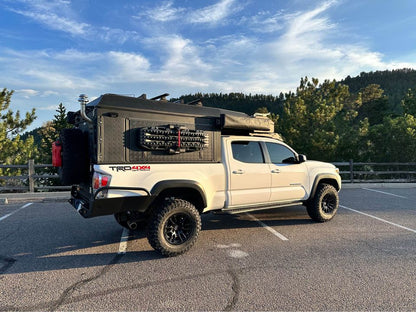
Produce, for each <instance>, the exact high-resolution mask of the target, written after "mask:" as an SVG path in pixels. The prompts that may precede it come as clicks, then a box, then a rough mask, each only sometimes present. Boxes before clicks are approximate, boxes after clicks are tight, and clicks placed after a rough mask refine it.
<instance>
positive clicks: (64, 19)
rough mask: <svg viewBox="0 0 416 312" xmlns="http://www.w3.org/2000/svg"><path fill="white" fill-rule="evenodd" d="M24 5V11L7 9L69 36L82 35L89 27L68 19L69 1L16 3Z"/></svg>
mask: <svg viewBox="0 0 416 312" xmlns="http://www.w3.org/2000/svg"><path fill="white" fill-rule="evenodd" d="M17 2H20V3H22V4H26V8H25V9H19V10H18V9H14V8H9V10H10V11H12V12H14V13H17V14H20V15H23V16H25V17H28V18H30V19H32V20H34V21H36V22H38V23H40V24H42V25H44V26H46V27H48V28H50V29H54V30H59V31H63V32H66V33H69V34H71V35H84V34H86V33H87V32H88V30H89V29H90V27H91V26H90V25H89V24H87V23H82V22H79V21H76V20H74V19H72V18H71V17H70V15H71V14H69V13H68V12H69V11H70V10H69V5H70V2H69V1H42V0H40V1H25V0H24V1H19V0H18V1H17Z"/></svg>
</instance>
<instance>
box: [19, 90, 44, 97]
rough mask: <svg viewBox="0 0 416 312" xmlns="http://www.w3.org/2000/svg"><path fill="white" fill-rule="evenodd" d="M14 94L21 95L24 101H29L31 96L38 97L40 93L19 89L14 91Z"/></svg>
mask: <svg viewBox="0 0 416 312" xmlns="http://www.w3.org/2000/svg"><path fill="white" fill-rule="evenodd" d="M16 93H17V94H21V95H22V96H23V97H24V98H25V99H29V98H31V97H32V96H36V95H38V94H39V93H40V92H39V91H36V90H33V89H20V90H16Z"/></svg>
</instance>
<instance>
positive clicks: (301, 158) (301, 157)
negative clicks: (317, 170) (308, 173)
mask: <svg viewBox="0 0 416 312" xmlns="http://www.w3.org/2000/svg"><path fill="white" fill-rule="evenodd" d="M298 161H299V163H300V164H301V163H303V162H305V161H306V156H305V155H303V154H299V155H298Z"/></svg>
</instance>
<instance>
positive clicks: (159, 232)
mask: <svg viewBox="0 0 416 312" xmlns="http://www.w3.org/2000/svg"><path fill="white" fill-rule="evenodd" d="M200 230H201V217H200V215H199V212H198V210H197V209H196V208H195V206H194V205H193V204H191V203H190V202H188V201H186V200H183V199H178V198H174V199H167V200H165V201H164V202H163V204H162V205H161V206H159V207H157V208H156V209H155V211H154V213H153V216H152V218H151V220H150V222H149V230H148V234H147V239H148V241H149V243H150V245H151V246H152V247H153V248H154V249H155V250H157V251H158V252H160V253H161V254H162V255H164V256H168V257H172V256H177V255H180V254H183V253H185V252H186V251H188V250H189V249H190V248H191V247H192V246H193V245H194V243H195V242H196V240H197V238H198V234H199V231H200Z"/></svg>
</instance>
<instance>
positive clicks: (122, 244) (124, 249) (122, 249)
mask: <svg viewBox="0 0 416 312" xmlns="http://www.w3.org/2000/svg"><path fill="white" fill-rule="evenodd" d="M129 236H130V231H129V230H128V229H127V228H124V229H123V233H122V234H121V239H120V245H119V247H118V254H119V255H124V254H125V253H126V252H127V241H128V240H129Z"/></svg>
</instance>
